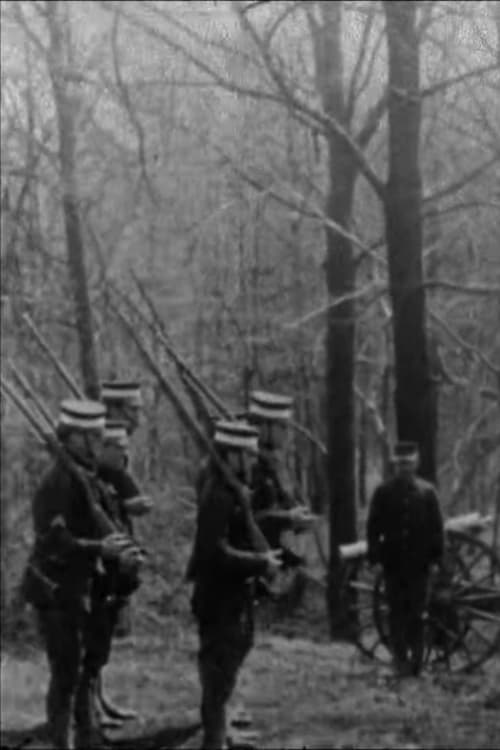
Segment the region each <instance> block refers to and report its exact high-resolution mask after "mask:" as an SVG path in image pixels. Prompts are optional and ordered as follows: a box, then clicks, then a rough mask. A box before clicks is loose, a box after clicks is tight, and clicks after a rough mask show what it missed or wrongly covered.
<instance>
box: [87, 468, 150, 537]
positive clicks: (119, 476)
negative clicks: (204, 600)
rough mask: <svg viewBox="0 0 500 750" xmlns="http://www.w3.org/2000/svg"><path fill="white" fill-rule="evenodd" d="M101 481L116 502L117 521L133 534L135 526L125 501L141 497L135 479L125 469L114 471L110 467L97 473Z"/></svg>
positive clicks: (100, 469)
mask: <svg viewBox="0 0 500 750" xmlns="http://www.w3.org/2000/svg"><path fill="white" fill-rule="evenodd" d="M97 475H98V477H99V479H100V480H101V481H102V482H104V484H105V485H107V486H108V488H109V490H110V491H111V494H112V495H114V499H115V501H116V511H115V512H116V515H117V520H118V521H119V523H120V524H121V525H122V527H123V528H124V529H125V530H126V531H127V533H128V534H130V535H132V534H133V524H132V520H131V518H130V515H129V514H128V513H127V510H126V508H125V501H126V500H130V499H131V498H133V497H137V495H140V493H141V491H140V489H139V487H138V486H137V484H136V482H135V479H134V478H133V476H132V475H131V474H130V472H129V471H127V469H126V468H123V469H113V468H111V467H109V466H101V467H99V470H98V472H97Z"/></svg>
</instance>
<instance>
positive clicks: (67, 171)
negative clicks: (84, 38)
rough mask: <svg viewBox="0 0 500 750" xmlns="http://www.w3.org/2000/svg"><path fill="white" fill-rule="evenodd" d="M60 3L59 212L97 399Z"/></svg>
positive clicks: (53, 16) (85, 364) (50, 8)
mask: <svg viewBox="0 0 500 750" xmlns="http://www.w3.org/2000/svg"><path fill="white" fill-rule="evenodd" d="M63 5H64V4H63V3H60V2H48V3H46V11H47V23H48V25H49V31H50V53H49V55H50V56H49V70H50V76H51V81H52V88H53V92H54V101H55V106H56V116H57V124H58V129H59V161H60V168H61V184H62V210H63V216H64V229H65V234H66V248H67V258H68V270H69V276H70V280H71V284H72V289H73V296H74V304H75V319H76V327H77V332H78V340H79V348H80V368H81V372H82V378H83V382H84V388H85V393H86V394H87V396H88V397H89V398H98V397H99V391H100V388H99V375H98V369H97V355H96V349H95V343H94V336H93V325H92V311H91V307H90V299H89V293H88V285H87V270H86V266H85V247H84V243H83V236H82V227H81V221H80V213H79V207H78V191H77V185H76V165H75V154H76V133H75V120H74V105H75V102H76V99H75V97H71V95H70V91H69V86H71V85H72V84H71V83H70V82H69V81H68V73H69V72H71V71H70V69H69V66H68V65H67V64H66V52H67V50H65V42H67V43H68V44H69V39H68V37H69V29H68V27H67V24H68V19H67V18H64V17H63V14H64V13H65V9H64V7H63Z"/></svg>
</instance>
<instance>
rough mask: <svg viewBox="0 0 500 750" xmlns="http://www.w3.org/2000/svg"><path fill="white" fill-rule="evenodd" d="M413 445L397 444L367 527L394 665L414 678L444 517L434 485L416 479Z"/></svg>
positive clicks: (419, 663) (416, 457)
mask: <svg viewBox="0 0 500 750" xmlns="http://www.w3.org/2000/svg"><path fill="white" fill-rule="evenodd" d="M418 461H419V454H418V446H417V445H416V444H415V443H398V444H397V445H396V446H395V450H394V452H393V455H392V464H393V467H394V476H393V477H392V478H391V479H389V480H388V481H386V482H384V483H382V484H380V485H379V486H378V487H377V488H376V490H375V493H374V495H373V499H372V501H371V505H370V510H369V514H368V523H367V538H368V559H369V561H370V563H371V564H380V565H381V566H382V568H383V573H384V581H385V589H386V595H387V601H388V605H389V627H390V639H391V646H392V649H393V654H394V665H395V668H396V671H397V672H398V673H399V674H400V675H401V676H408V675H410V674H413V675H418V674H419V673H420V670H421V668H422V661H423V652H424V623H425V610H426V605H427V595H428V586H429V575H430V571H431V568H432V566H434V565H437V564H438V563H439V562H440V560H441V558H442V555H443V549H444V531H443V519H442V516H441V510H440V507H439V501H438V497H437V493H436V489H435V487H434V486H433V485H432V484H430V483H429V482H426V481H424V480H423V479H421V478H420V477H417V476H416V471H417V467H418Z"/></svg>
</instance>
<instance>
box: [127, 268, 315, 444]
mask: <svg viewBox="0 0 500 750" xmlns="http://www.w3.org/2000/svg"><path fill="white" fill-rule="evenodd" d="M130 274H131V276H132V278H133V280H134V282H135V285H136V287H137V290H138V291H139V294H140V295H141V297H142V299H143V300H144V302H145V303H146V305H147V306H148V309H149V311H150V313H151V315H152V318H153V321H154V323H155V324H156V326H157V330H156V331H155V329H154V325H153V322H152V321H149V320H148V319H147V318H146V316H145V315H144V314H143V313H142V311H141V310H140V309H139V308H137V307H136V306H135V305H134V309H135V311H136V312H137V313H138V314H139V315H140V317H141V318H142V319H143V320H144V321H145V322H146V323H147V324H148V326H149V327H150V328H151V330H152V331H153V332H154V333H156V335H157V336H158V339H159V340H160V341H161V343H162V344H163V346H164V348H165V351H166V352H167V354H168V355H169V356H170V357H171V359H172V360H173V362H174V363H175V364H176V366H177V369H178V371H179V375H180V377H181V379H182V381H183V382H184V384H185V385H186V381H187V383H190V384H191V387H192V386H194V387H195V388H197V389H198V390H199V391H200V392H201V393H202V394H203V395H204V396H205V397H206V398H207V400H208V401H209V402H210V403H211V404H213V406H215V408H216V409H217V410H218V411H219V413H220V414H221V416H222V417H224V418H225V419H231V418H232V414H231V412H230V410H229V409H228V408H227V406H226V405H225V404H224V402H223V401H222V400H221V399H220V398H219V397H218V396H217V395H216V394H215V393H214V391H213V390H212V389H211V388H209V387H208V386H207V385H206V384H205V383H204V382H203V381H202V380H201V379H200V378H199V377H198V375H197V374H196V373H195V372H194V371H193V369H192V368H191V367H189V365H187V364H186V362H185V361H184V360H183V359H182V358H181V357H180V356H179V355H178V354H177V352H176V351H175V349H174V346H173V344H172V341H171V339H170V337H169V335H168V333H167V331H166V329H165V325H164V323H163V321H162V319H161V316H160V314H159V312H158V310H157V308H156V306H155V304H154V302H153V300H152V299H151V297H150V295H149V294H148V293H147V291H146V289H145V287H144V284H143V283H142V282H141V281H140V279H139V278H138V277H137V276H136V274H135V273H134V271H133V270H131V271H130ZM127 302H128V303H129V304H131V302H130V300H127ZM188 388H189V386H188ZM290 426H291V427H292V428H293V429H294V430H295V431H296V432H298V433H299V434H300V435H303V436H304V437H306V438H307V439H308V440H309V441H310V442H311V443H313V445H315V446H316V448H318V450H319V451H321V453H322V454H323V455H326V453H327V450H326V446H325V444H324V443H323V442H322V441H321V440H320V439H319V438H318V437H316V435H314V434H313V433H312V432H311V431H310V430H308V429H307V428H306V427H304V426H303V425H301V424H299V423H298V422H297V421H296V420H295V419H291V420H290Z"/></svg>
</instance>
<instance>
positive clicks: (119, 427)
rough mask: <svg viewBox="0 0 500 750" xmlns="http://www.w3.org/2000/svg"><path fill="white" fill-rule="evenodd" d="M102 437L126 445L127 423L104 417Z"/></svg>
mask: <svg viewBox="0 0 500 750" xmlns="http://www.w3.org/2000/svg"><path fill="white" fill-rule="evenodd" d="M104 439H105V440H106V441H107V442H110V443H111V442H112V443H117V444H118V445H128V434H127V425H126V423H125V422H122V421H120V420H118V419H106V424H105V427H104Z"/></svg>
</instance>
